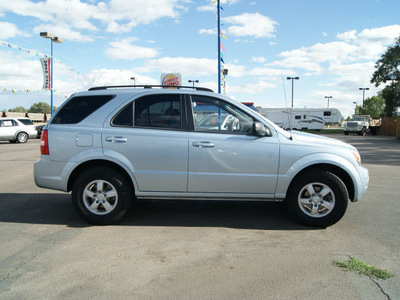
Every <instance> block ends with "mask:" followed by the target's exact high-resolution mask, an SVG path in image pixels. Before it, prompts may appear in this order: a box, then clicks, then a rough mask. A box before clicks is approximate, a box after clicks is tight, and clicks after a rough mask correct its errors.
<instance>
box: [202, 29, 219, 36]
mask: <svg viewBox="0 0 400 300" xmlns="http://www.w3.org/2000/svg"><path fill="white" fill-rule="evenodd" d="M199 33H200V34H212V35H216V34H217V29H200V30H199Z"/></svg>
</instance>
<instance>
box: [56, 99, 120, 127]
mask: <svg viewBox="0 0 400 300" xmlns="http://www.w3.org/2000/svg"><path fill="white" fill-rule="evenodd" d="M114 97H115V96H113V95H98V96H79V97H74V98H71V99H70V100H69V101H68V102H67V103H66V104H65V105H64V106H63V107H62V108H61V109H60V110H59V111H58V112H57V114H56V115H55V117H54V119H53V121H52V124H76V123H79V122H81V121H82V120H83V119H85V118H87V117H88V116H89V115H91V114H92V113H93V112H95V111H96V110H97V109H99V108H100V107H102V106H103V105H104V104H106V103H107V102H108V101H110V100H111V99H112V98H114Z"/></svg>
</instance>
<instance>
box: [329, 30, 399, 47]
mask: <svg viewBox="0 0 400 300" xmlns="http://www.w3.org/2000/svg"><path fill="white" fill-rule="evenodd" d="M399 33H400V25H391V26H384V27H377V28H372V29H364V30H363V31H361V32H360V33H357V31H356V30H349V31H346V32H344V33H339V34H338V35H337V38H338V39H341V40H344V41H345V42H352V43H355V44H359V45H360V44H366V43H367V44H371V43H379V44H382V45H387V44H391V43H393V42H394V40H395V39H396V38H397V37H398V36H399Z"/></svg>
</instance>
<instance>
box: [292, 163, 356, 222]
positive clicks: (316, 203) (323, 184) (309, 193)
mask: <svg viewBox="0 0 400 300" xmlns="http://www.w3.org/2000/svg"><path fill="white" fill-rule="evenodd" d="M348 198H349V196H348V192H347V189H346V186H345V184H344V183H343V181H342V180H341V179H340V178H339V177H337V176H336V175H335V174H333V173H330V172H328V171H324V170H319V169H312V170H308V171H306V172H305V173H303V174H302V175H300V176H298V177H296V178H295V179H294V180H293V182H292V183H291V185H290V187H289V191H288V194H287V198H286V200H285V203H286V207H287V209H288V211H289V213H290V214H291V215H292V216H293V217H294V218H295V219H297V220H298V221H299V222H300V223H302V224H304V225H308V226H312V227H328V226H331V225H333V224H335V223H336V222H338V221H339V220H340V219H341V218H342V217H343V215H344V213H345V212H346V209H347V204H348Z"/></svg>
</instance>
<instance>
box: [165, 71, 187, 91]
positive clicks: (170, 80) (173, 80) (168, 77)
mask: <svg viewBox="0 0 400 300" xmlns="http://www.w3.org/2000/svg"><path fill="white" fill-rule="evenodd" d="M181 82H182V76H181V74H180V73H163V74H161V85H163V86H170V87H171V88H173V87H174V86H180V85H182V84H181Z"/></svg>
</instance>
